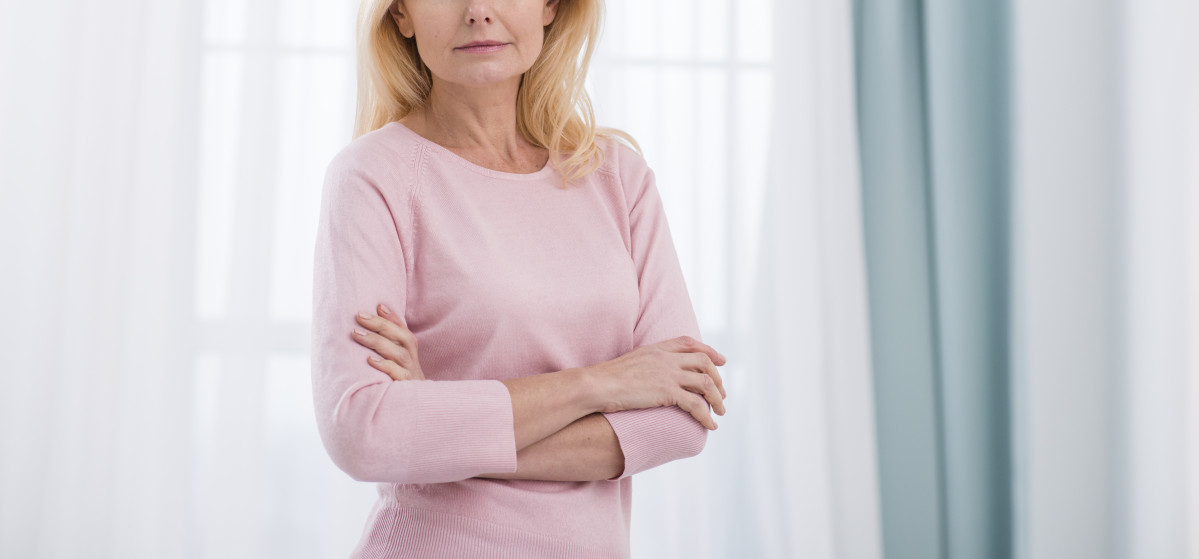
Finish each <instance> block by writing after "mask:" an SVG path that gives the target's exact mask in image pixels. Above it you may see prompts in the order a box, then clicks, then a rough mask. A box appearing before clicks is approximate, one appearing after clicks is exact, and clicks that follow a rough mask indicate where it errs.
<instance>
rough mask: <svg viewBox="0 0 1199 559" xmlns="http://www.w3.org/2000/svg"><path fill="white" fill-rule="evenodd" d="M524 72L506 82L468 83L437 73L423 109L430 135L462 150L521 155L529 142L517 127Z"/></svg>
mask: <svg viewBox="0 0 1199 559" xmlns="http://www.w3.org/2000/svg"><path fill="white" fill-rule="evenodd" d="M519 86H520V76H515V77H513V78H512V79H510V80H508V81H506V82H504V83H502V84H490V85H488V86H486V87H468V86H463V85H461V84H454V83H450V82H445V81H441V80H439V79H438V78H437V77H436V76H434V77H433V88H432V90H431V91H430V92H429V99H428V102H427V103H426V104H425V107H424V109H423V110H422V111H421V116H420V118H421V123H422V127H423V128H424V129H425V133H426V135H427V136H429V137H432V138H434V139H435V140H436V141H437V143H439V144H442V145H444V146H446V147H449V148H454V149H457V150H461V151H470V152H482V153H489V154H494V155H496V156H498V157H501V158H503V159H507V160H516V159H519V157H518V154H519V153H521V151H522V148H527V146H528V142H527V141H525V139H524V137H523V136H522V135H521V134H520V132H519V131H518V130H517V129H516V93H517V89H518V87H519Z"/></svg>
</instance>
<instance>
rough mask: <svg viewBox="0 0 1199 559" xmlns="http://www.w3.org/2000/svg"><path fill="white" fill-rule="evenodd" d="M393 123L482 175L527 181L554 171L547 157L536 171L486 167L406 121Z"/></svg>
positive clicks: (435, 149)
mask: <svg viewBox="0 0 1199 559" xmlns="http://www.w3.org/2000/svg"><path fill="white" fill-rule="evenodd" d="M393 124H394V125H395V126H396V128H399V129H400V130H402V131H403V132H404V133H405V134H408V135H409V136H411V137H412V138H413V139H415V140H416V141H417V142H419V143H420V144H421V145H423V146H425V147H427V148H429V149H432V150H434V151H436V152H438V153H441V154H443V155H445V156H446V157H448V158H449V159H451V160H453V161H454V162H456V163H458V164H459V165H461V166H463V167H465V168H467V169H469V170H471V171H474V172H476V173H479V174H482V175H486V176H489V177H493V178H497V179H508V180H518V181H527V180H535V179H539V178H542V177H545V176H548V175H550V174H552V173H553V172H554V167H553V165H550V159H551V158H546V160H545V166H543V167H542V168H541V169H540V170H537V171H534V172H532V173H509V172H508V171H500V170H496V169H491V168H488V167H484V166H482V165H478V164H476V163H473V162H471V161H470V160H469V159H467V158H465V157H462V156H461V155H458V154H457V153H454V152H453V151H451V150H450V149H449V148H447V147H445V146H443V145H441V144H439V143H437V142H434V141H433V140H430V139H428V138H426V137H424V136H421V135H420V134H417V133H416V131H415V130H413V129H411V128H408V126H407V125H405V124H404V123H402V122H400V121H398V120H393V121H391V122H389V123H387V126H390V125H393Z"/></svg>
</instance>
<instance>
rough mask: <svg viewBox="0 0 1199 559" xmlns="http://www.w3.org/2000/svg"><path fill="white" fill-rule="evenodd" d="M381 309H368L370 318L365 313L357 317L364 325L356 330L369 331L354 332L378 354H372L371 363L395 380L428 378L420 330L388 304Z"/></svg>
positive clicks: (361, 342) (352, 335)
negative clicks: (415, 331)
mask: <svg viewBox="0 0 1199 559" xmlns="http://www.w3.org/2000/svg"><path fill="white" fill-rule="evenodd" d="M377 310H378V314H377V315H371V314H370V313H366V314H367V316H368V317H369V318H363V313H358V315H357V316H356V317H355V318H356V320H357V321H358V324H361V325H362V328H356V330H361V331H363V332H365V335H361V334H358V333H357V332H353V333H351V334H350V337H352V338H354V341H356V342H358V343H360V344H362V345H364V346H366V347H368V348H370V349H373V350H375V353H376V354H378V355H372V356H370V358H368V359H367V360H366V361H367V363H370V365H371V366H372V367H374V368H376V369H379V370H380V371H383V372H384V373H387V374H388V376H390V377H391V378H393V379H395V380H425V374H424V372H422V371H421V368H420V359H419V358H418V356H417V347H416V334H413V333H412V331H411V330H409V329H408V327H407V326H406V325H405V324H404V322H403V320H402V319H401V318H400V317H398V316H395V314H393V313H391V312H390V311H389V310H388V308H387V307H385V306H383V305H379V306H378V309H377Z"/></svg>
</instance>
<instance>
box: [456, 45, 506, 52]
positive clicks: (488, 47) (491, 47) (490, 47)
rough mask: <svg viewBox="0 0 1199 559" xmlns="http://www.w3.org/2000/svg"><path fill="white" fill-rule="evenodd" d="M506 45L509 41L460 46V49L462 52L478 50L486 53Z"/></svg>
mask: <svg viewBox="0 0 1199 559" xmlns="http://www.w3.org/2000/svg"><path fill="white" fill-rule="evenodd" d="M506 46H508V43H504V44H502V45H480V46H477V47H460V48H459V49H458V50H460V51H462V52H476V53H480V54H486V53H489V52H495V51H497V50H500V49H502V48H504V47H506Z"/></svg>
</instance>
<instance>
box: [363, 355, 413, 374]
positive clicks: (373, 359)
mask: <svg viewBox="0 0 1199 559" xmlns="http://www.w3.org/2000/svg"><path fill="white" fill-rule="evenodd" d="M366 362H367V363H370V365H371V366H372V367H374V368H376V369H378V370H380V371H383V372H384V373H387V376H389V377H391V378H392V380H412V379H413V378H414V376H413V375H412V372H411V371H409V370H408V369H405V368H403V367H401V366H399V365H398V364H396V363H395V362H394V361H391V360H390V359H381V358H379V357H378V356H376V355H371V356H370V357H368V358H367V359H366Z"/></svg>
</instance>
